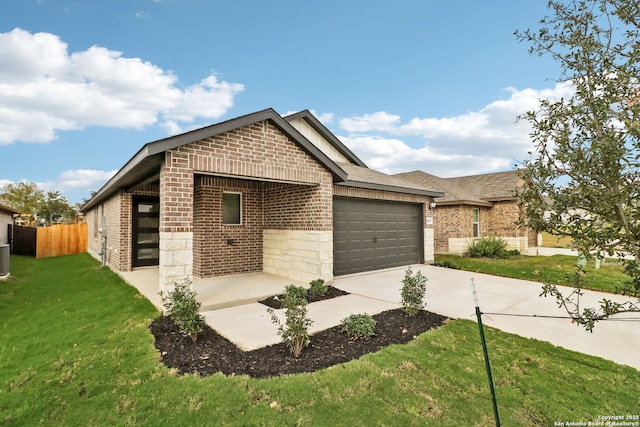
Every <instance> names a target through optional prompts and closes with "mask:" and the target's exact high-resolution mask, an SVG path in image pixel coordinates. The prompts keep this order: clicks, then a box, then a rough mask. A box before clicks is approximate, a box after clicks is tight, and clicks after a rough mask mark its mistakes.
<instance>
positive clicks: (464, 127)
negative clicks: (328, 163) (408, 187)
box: [340, 83, 572, 177]
mask: <svg viewBox="0 0 640 427" xmlns="http://www.w3.org/2000/svg"><path fill="white" fill-rule="evenodd" d="M505 93H506V94H507V95H508V97H507V98H506V99H503V100H498V101H494V102H492V103H490V104H489V105H487V106H486V107H484V108H482V109H480V110H479V111H470V112H467V113H465V114H461V115H459V116H454V117H424V118H420V117H416V118H413V119H411V120H409V121H408V122H406V123H402V121H401V117H400V116H397V115H393V114H389V113H387V112H384V111H382V112H377V113H373V114H365V115H363V116H357V117H352V118H343V119H341V120H340V126H341V127H342V129H344V130H345V131H347V135H346V136H341V137H340V139H341V140H342V141H343V142H344V143H345V144H346V145H347V146H348V147H350V148H351V149H352V150H353V152H354V153H355V154H356V155H357V156H358V157H360V158H361V159H362V160H363V161H364V162H365V163H366V164H367V165H368V166H369V167H372V168H374V169H377V170H380V171H382V172H386V173H397V172H402V171H409V170H415V169H421V170H424V171H425V172H429V173H432V174H435V175H438V176H442V177H451V176H463V175H473V174H478V173H485V172H493V171H500V170H510V169H512V168H513V166H514V165H515V164H516V163H518V162H520V161H523V160H525V159H527V158H528V157H529V156H528V154H527V152H528V151H530V150H531V149H532V148H533V146H532V142H531V139H530V137H529V133H530V131H531V127H530V125H529V123H528V122H527V121H526V120H521V121H519V122H516V118H517V116H518V115H521V114H523V113H525V112H526V111H529V110H534V109H535V108H536V107H537V106H538V104H539V100H540V99H542V98H548V99H555V100H557V99H560V98H562V97H564V98H567V97H569V96H571V94H572V87H571V85H570V84H567V83H559V84H557V85H556V86H555V87H554V88H550V89H544V90H534V89H524V90H517V89H514V88H508V89H506V92H505ZM407 141H409V142H411V145H409V143H408V142H407Z"/></svg>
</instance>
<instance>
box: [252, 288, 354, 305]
mask: <svg viewBox="0 0 640 427" xmlns="http://www.w3.org/2000/svg"><path fill="white" fill-rule="evenodd" d="M343 295H349V292H345V291H343V290H341V289H338V288H334V287H333V286H331V285H329V286H327V293H326V294H324V295H307V301H308V302H309V304H311V303H312V302H318V301H324V300H327V299H331V298H337V297H341V296H343ZM258 302H259V303H260V304H264V305H266V306H267V307H271V308H275V309H276V310H278V309H280V308H282V295H276V296H273V297H269V298H267V299H263V300H261V301H258Z"/></svg>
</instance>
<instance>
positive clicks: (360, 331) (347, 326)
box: [340, 313, 376, 340]
mask: <svg viewBox="0 0 640 427" xmlns="http://www.w3.org/2000/svg"><path fill="white" fill-rule="evenodd" d="M340 328H341V330H342V331H343V332H346V333H347V334H349V338H350V339H352V340H357V339H358V338H364V339H368V338H371V337H372V336H374V335H375V334H376V320H375V319H374V318H373V317H372V316H371V315H370V314H366V313H362V314H352V315H350V316H349V317H346V318H344V319H342V321H341V322H340Z"/></svg>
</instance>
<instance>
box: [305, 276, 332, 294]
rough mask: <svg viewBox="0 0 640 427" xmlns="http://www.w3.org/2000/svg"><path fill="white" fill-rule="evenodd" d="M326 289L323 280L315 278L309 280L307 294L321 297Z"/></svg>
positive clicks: (327, 288)
mask: <svg viewBox="0 0 640 427" xmlns="http://www.w3.org/2000/svg"><path fill="white" fill-rule="evenodd" d="M328 290H329V287H328V286H327V285H325V284H324V280H322V279H316V280H312V281H311V282H309V290H308V294H309V297H311V298H313V297H322V296H324V295H325V294H326V293H327V291H328Z"/></svg>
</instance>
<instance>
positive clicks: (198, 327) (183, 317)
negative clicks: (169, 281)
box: [160, 278, 205, 342]
mask: <svg viewBox="0 0 640 427" xmlns="http://www.w3.org/2000/svg"><path fill="white" fill-rule="evenodd" d="M196 295H197V293H196V291H194V290H192V289H191V280H189V278H185V279H184V282H182V283H174V288H173V290H171V291H169V292H168V293H164V292H162V291H161V292H160V298H162V306H163V307H164V308H165V310H167V312H169V313H171V319H172V320H173V323H175V325H176V326H177V327H178V329H179V330H180V333H181V334H182V335H184V336H185V337H190V338H191V340H192V341H193V342H195V341H196V340H197V339H198V333H199V332H202V327H203V326H204V323H205V322H204V316H202V315H201V314H200V306H201V305H202V304H201V303H199V302H198V301H197V300H196Z"/></svg>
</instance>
